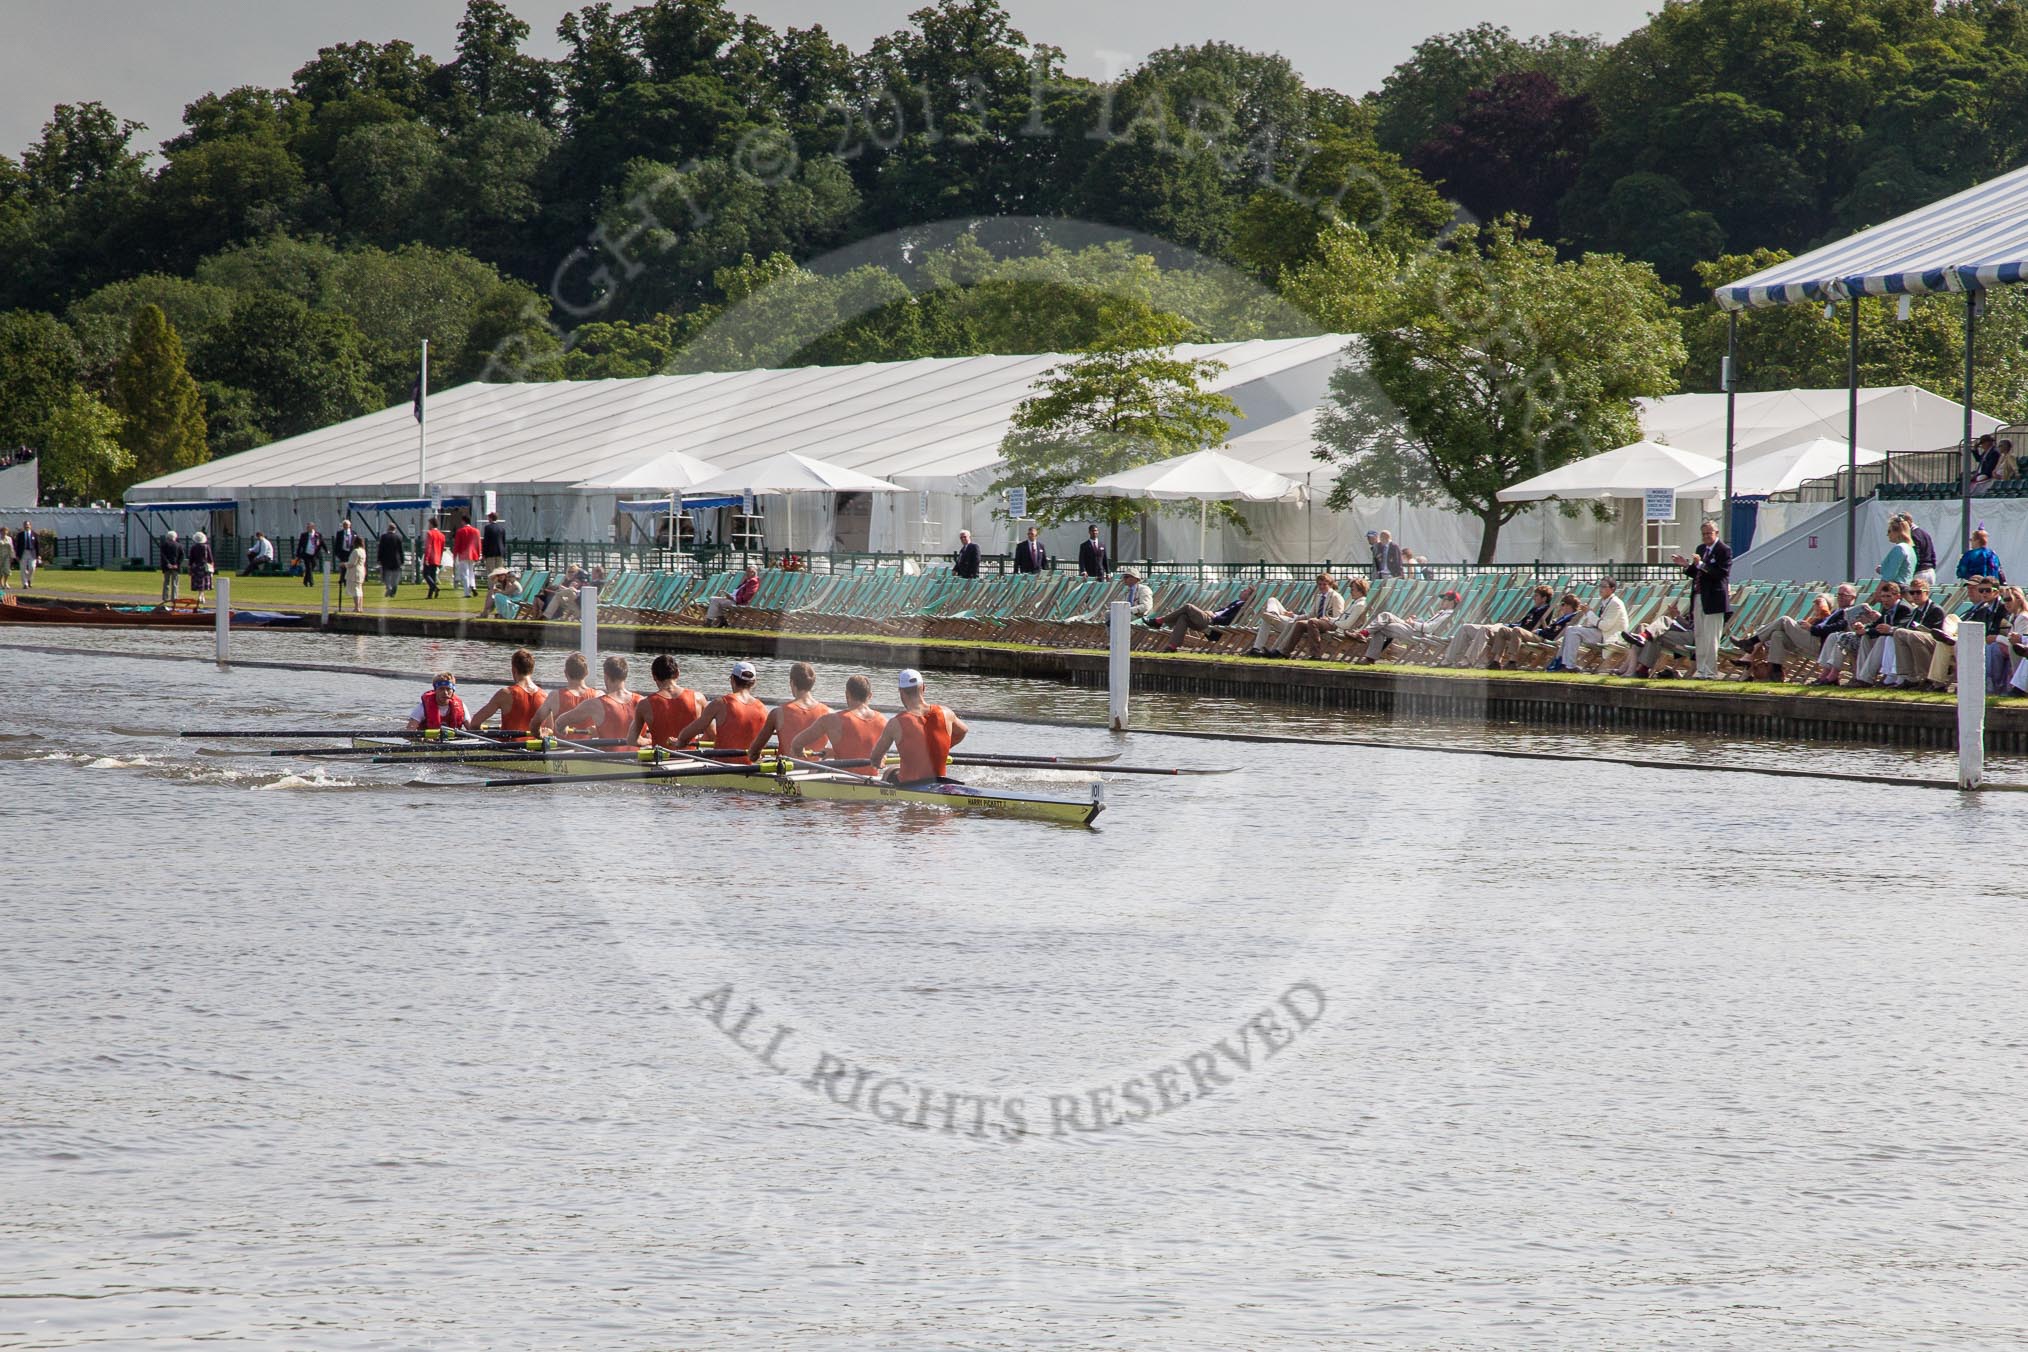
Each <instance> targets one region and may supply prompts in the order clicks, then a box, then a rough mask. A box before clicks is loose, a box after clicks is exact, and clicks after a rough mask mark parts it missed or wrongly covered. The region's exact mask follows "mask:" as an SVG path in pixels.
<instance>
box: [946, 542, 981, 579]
mask: <svg viewBox="0 0 2028 1352" xmlns="http://www.w3.org/2000/svg"><path fill="white" fill-rule="evenodd" d="M951 572H952V573H954V574H956V575H957V576H958V577H963V578H974V577H977V576H978V575H979V547H978V546H977V545H975V544H973V543H972V533H971V532H970V531H968V530H961V531H959V532H958V552H957V553H955V554H953V555H952V556H951Z"/></svg>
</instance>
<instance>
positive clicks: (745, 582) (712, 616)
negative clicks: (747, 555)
mask: <svg viewBox="0 0 2028 1352" xmlns="http://www.w3.org/2000/svg"><path fill="white" fill-rule="evenodd" d="M758 595H760V569H758V568H756V567H755V566H754V565H752V564H748V565H747V566H746V576H744V577H742V578H741V579H740V580H739V585H738V586H737V587H734V588H733V589H732V591H731V593H730V594H727V593H723V592H721V593H720V594H719V595H717V596H714V597H712V598H711V600H710V601H709V602H707V603H706V604H705V607H704V622H705V623H706V624H715V625H717V626H718V627H719V628H720V629H723V628H725V627H726V626H727V625H728V624H730V623H731V621H729V620H727V619H726V618H725V612H726V611H728V610H730V609H732V608H733V607H734V606H744V605H751V604H752V603H753V598H754V597H756V596H758Z"/></svg>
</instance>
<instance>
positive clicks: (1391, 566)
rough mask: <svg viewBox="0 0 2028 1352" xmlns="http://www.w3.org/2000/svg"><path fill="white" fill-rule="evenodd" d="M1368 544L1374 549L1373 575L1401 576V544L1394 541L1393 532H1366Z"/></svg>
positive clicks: (1378, 576) (1385, 576) (1384, 576)
mask: <svg viewBox="0 0 2028 1352" xmlns="http://www.w3.org/2000/svg"><path fill="white" fill-rule="evenodd" d="M1366 546H1367V548H1369V549H1371V550H1372V551H1373V576H1374V577H1376V578H1389V577H1400V576H1401V546H1400V545H1398V544H1396V543H1394V536H1393V534H1392V533H1391V532H1388V531H1384V530H1370V531H1367V532H1366Z"/></svg>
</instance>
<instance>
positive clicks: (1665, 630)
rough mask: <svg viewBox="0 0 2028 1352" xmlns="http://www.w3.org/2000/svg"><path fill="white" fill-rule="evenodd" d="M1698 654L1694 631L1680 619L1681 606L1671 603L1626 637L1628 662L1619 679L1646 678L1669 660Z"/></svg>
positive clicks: (1681, 617)
mask: <svg viewBox="0 0 2028 1352" xmlns="http://www.w3.org/2000/svg"><path fill="white" fill-rule="evenodd" d="M1696 650H1697V630H1696V628H1695V627H1694V626H1693V625H1692V624H1691V622H1690V621H1689V620H1688V619H1686V618H1685V617H1684V615H1683V604H1682V602H1680V601H1671V602H1670V603H1669V604H1668V606H1667V608H1666V609H1664V610H1663V611H1662V613H1661V615H1660V616H1658V617H1657V618H1655V619H1652V620H1650V621H1648V622H1647V623H1646V624H1644V625H1642V626H1641V627H1640V628H1638V629H1633V630H1629V631H1628V633H1627V660H1626V661H1625V662H1623V663H1621V664H1620V669H1619V671H1618V672H1616V673H1614V674H1615V675H1619V676H1633V677H1647V676H1651V675H1653V674H1654V671H1655V668H1656V667H1658V666H1660V665H1661V664H1662V663H1663V662H1666V661H1668V660H1669V659H1670V658H1671V657H1672V656H1676V655H1679V654H1684V653H1694V652H1695V651H1696Z"/></svg>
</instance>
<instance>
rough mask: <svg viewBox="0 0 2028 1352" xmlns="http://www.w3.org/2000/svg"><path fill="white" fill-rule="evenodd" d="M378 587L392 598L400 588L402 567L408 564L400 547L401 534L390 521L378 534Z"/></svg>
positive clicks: (404, 552)
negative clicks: (383, 589)
mask: <svg viewBox="0 0 2028 1352" xmlns="http://www.w3.org/2000/svg"><path fill="white" fill-rule="evenodd" d="M378 557H379V563H380V585H381V586H382V587H383V588H385V589H386V591H387V594H388V596H390V597H392V596H393V595H394V593H395V592H396V591H397V590H398V589H399V588H400V587H401V569H402V565H403V564H405V563H406V562H408V556H407V551H405V550H403V549H402V547H401V532H400V531H398V530H396V529H395V528H394V523H393V522H392V521H390V522H388V523H387V529H386V530H384V531H382V532H381V533H380V548H379V554H378Z"/></svg>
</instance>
